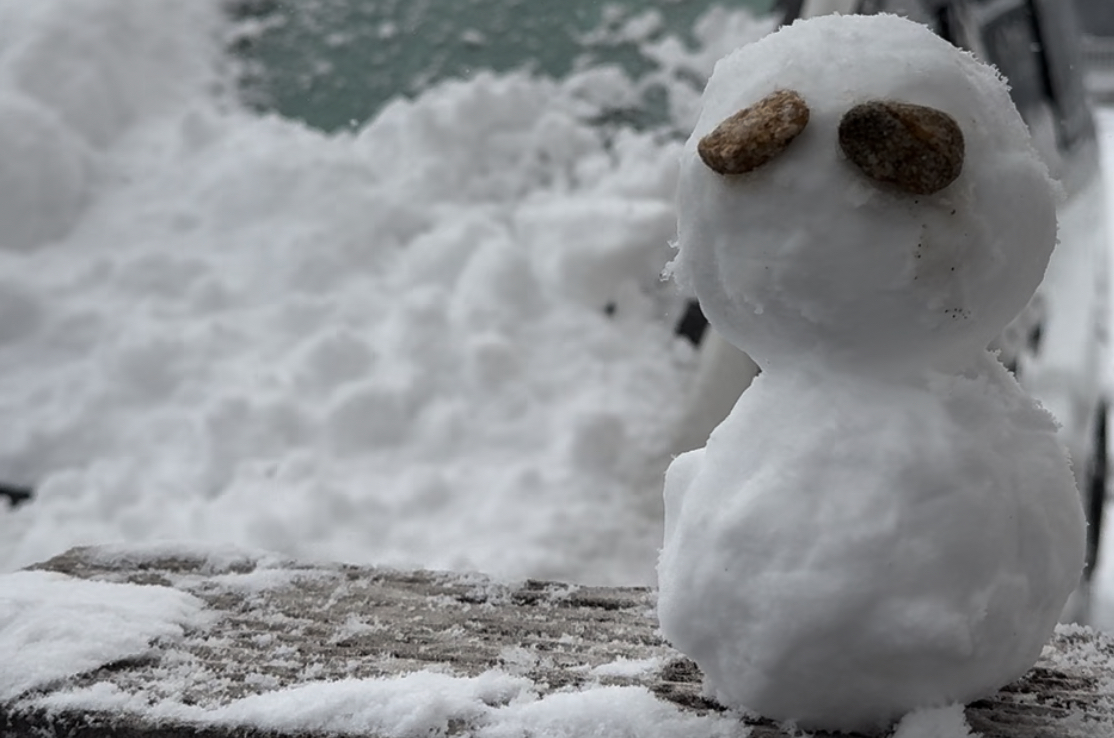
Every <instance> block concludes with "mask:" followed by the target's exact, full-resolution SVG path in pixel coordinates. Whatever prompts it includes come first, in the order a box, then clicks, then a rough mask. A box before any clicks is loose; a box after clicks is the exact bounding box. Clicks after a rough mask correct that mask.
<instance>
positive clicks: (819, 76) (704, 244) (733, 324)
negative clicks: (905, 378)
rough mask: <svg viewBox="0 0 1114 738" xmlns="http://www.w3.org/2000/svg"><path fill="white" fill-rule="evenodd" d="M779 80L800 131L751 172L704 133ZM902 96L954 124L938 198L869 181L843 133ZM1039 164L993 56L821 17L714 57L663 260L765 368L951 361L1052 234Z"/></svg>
mask: <svg viewBox="0 0 1114 738" xmlns="http://www.w3.org/2000/svg"><path fill="white" fill-rule="evenodd" d="M777 90H792V91H795V92H796V93H798V94H799V95H800V96H801V97H802V98H803V99H804V101H805V103H806V104H807V106H808V108H809V121H808V124H807V126H806V127H805V129H804V130H803V131H802V132H801V133H800V135H799V136H797V137H796V138H795V139H794V140H793V141H792V142H791V143H790V144H789V145H788V146H787V147H786V148H785V150H784V151H782V152H781V153H780V154H778V155H777V156H776V157H774V158H773V159H772V160H771V161H769V162H767V163H765V164H764V165H762V166H761V167H759V168H758V169H755V170H754V171H752V172H748V173H746V174H738V175H723V174H719V173H717V172H714V171H712V170H711V169H710V168H708V166H706V165H705V163H704V162H703V161H702V160H701V158H700V157H699V155H698V153H697V143H698V142H699V140H700V139H701V138H702V137H704V136H705V135H706V134H708V133H709V132H711V131H712V130H714V129H715V128H716V127H717V126H718V125H719V124H720V123H721V122H722V121H724V120H725V119H727V118H729V117H730V116H733V115H735V114H736V113H738V112H739V111H740V110H742V109H744V108H746V107H748V106H751V105H753V104H754V103H756V102H757V101H760V100H762V99H763V98H766V97H767V96H769V95H771V94H772V93H773V92H775V91H777ZM870 101H896V102H901V103H911V104H914V105H922V106H929V107H932V108H935V109H937V110H939V111H941V112H944V113H946V114H947V115H949V116H951V117H952V118H954V120H955V121H956V123H957V124H958V126H959V128H960V130H961V131H962V134H963V137H964V143H965V149H966V151H965V161H964V163H963V168H962V171H961V172H960V174H959V177H958V178H957V179H956V180H955V181H953V182H952V183H951V184H950V185H948V186H947V187H944V188H943V189H942V190H940V191H939V192H936V193H934V194H931V195H915V194H910V193H907V192H903V191H901V190H899V189H898V188H896V187H892V186H889V185H885V184H879V183H878V182H876V181H874V180H872V179H870V178H868V177H867V176H866V175H865V174H864V173H863V171H862V170H861V169H859V168H858V167H857V166H856V165H855V164H854V163H852V162H851V161H850V160H848V158H847V156H846V155H845V154H844V153H843V151H842V150H841V149H840V145H839V134H838V129H839V124H840V121H841V119H842V117H843V116H844V114H845V113H846V112H847V111H848V110H850V109H851V108H853V107H854V106H856V105H859V104H861V103H864V102H870ZM1055 197H1056V196H1055V189H1054V185H1053V183H1052V182H1051V180H1050V179H1049V177H1048V174H1047V169H1046V167H1045V166H1044V164H1043V163H1042V162H1041V161H1040V159H1039V158H1038V155H1037V153H1036V151H1035V149H1034V148H1033V146H1032V144H1031V142H1030V138H1029V133H1028V129H1027V128H1026V126H1025V124H1024V122H1023V121H1022V119H1021V117H1020V115H1019V114H1018V113H1017V110H1016V108H1015V107H1014V105H1013V102H1012V101H1011V100H1010V97H1009V93H1008V90H1007V87H1006V84H1005V82H1004V81H1003V80H1002V79H1001V77H1000V76H999V75H998V74H997V72H996V71H995V70H994V69H992V68H991V67H989V66H987V65H985V64H982V63H981V62H979V61H978V60H976V59H975V58H974V57H973V56H971V55H970V54H968V53H966V52H964V51H961V50H959V49H957V48H955V47H954V46H952V45H951V44H949V43H948V42H947V41H945V40H943V39H941V38H939V37H938V36H936V35H935V34H933V33H932V32H931V31H930V30H929V29H928V28H926V27H924V26H921V25H919V24H916V23H913V22H911V21H908V20H905V19H903V18H900V17H897V16H892V15H873V16H834V15H833V16H821V17H817V18H812V19H808V20H802V21H798V22H796V23H794V24H793V25H791V26H787V27H785V28H782V29H781V30H780V31H778V32H776V33H773V34H771V35H769V36H767V37H765V38H763V39H761V40H759V41H757V42H755V43H753V44H750V45H748V46H745V47H743V48H741V49H739V50H737V51H736V52H734V53H732V54H731V55H729V56H727V57H725V58H724V59H722V60H721V61H720V62H719V63H718V64H717V65H716V68H715V72H714V74H713V75H712V78H711V80H710V81H709V83H708V87H707V89H706V90H705V93H704V108H703V111H702V113H701V116H700V119H699V122H698V123H697V125H696V128H695V130H694V132H693V134H692V137H691V138H690V139H689V141H688V144H687V145H686V147H685V150H684V154H683V160H682V165H681V178H680V185H679V194H678V207H679V246H678V248H679V253H678V256H677V258H676V259H675V261H674V262H673V265H672V268H673V273H674V275H675V276H676V277H677V279H678V280H679V281H680V282H682V283H683V284H687V285H688V286H690V287H691V288H692V289H693V290H694V291H695V293H696V295H697V296H698V298H699V299H700V303H701V306H702V307H703V309H704V312H705V314H706V315H707V316H708V319H709V321H710V322H711V323H712V325H713V326H714V327H715V328H716V329H717V330H718V331H720V332H721V333H722V334H723V335H724V336H725V337H726V338H727V339H728V340H730V341H731V342H732V343H734V344H736V345H737V346H739V347H740V348H742V349H743V350H745V351H746V352H748V353H749V354H751V355H752V356H753V357H754V358H755V359H756V360H757V361H758V363H759V364H761V365H763V366H766V367H767V368H768V367H769V365H770V364H771V363H777V362H778V360H779V359H789V360H790V362H796V361H799V360H800V358H799V357H800V356H801V355H802V352H803V353H804V354H805V355H817V356H821V357H826V358H828V359H835V360H840V361H851V362H856V361H863V360H879V359H881V360H889V359H893V360H909V361H913V362H925V361H930V362H933V363H935V364H937V365H941V364H947V363H948V362H949V360H950V359H953V358H954V360H955V361H956V362H957V363H961V362H962V361H963V358H964V357H966V356H969V355H970V354H971V352H972V351H976V350H979V349H981V348H983V347H985V346H986V344H987V343H989V341H990V340H991V339H992V338H993V337H994V336H995V335H997V334H998V333H999V332H1000V331H1001V330H1002V329H1003V328H1004V327H1005V325H1006V324H1007V323H1008V322H1009V321H1010V320H1011V319H1012V318H1013V316H1014V315H1016V314H1017V312H1018V311H1020V310H1021V309H1022V308H1023V307H1024V305H1025V303H1026V302H1027V301H1028V300H1029V298H1030V296H1031V295H1032V294H1033V291H1034V290H1035V289H1036V287H1037V285H1038V284H1039V282H1040V280H1041V279H1042V277H1043V274H1044V269H1045V266H1046V265H1047V262H1048V258H1049V256H1050V254H1051V251H1052V248H1053V246H1054V244H1055V240H1056V207H1055V206H1056V199H1055Z"/></svg>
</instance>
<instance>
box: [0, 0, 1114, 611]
mask: <svg viewBox="0 0 1114 738" xmlns="http://www.w3.org/2000/svg"><path fill="white" fill-rule="evenodd" d="M849 4H850V5H855V6H858V5H861V4H862V3H859V2H851V3H847V2H841V0H831V1H829V2H818V3H817V2H814V3H808V2H797V3H779V4H777V5H776V6H775V4H774V3H772V2H764V1H763V0H752V1H750V2H743V1H741V0H740V1H737V2H727V1H726V0H660V1H659V2H656V3H651V2H636V1H634V0H628V1H626V2H599V0H566V1H565V2H561V3H544V2H541V0H374V1H373V0H302V1H300V2H277V1H276V0H219V1H218V0H204V1H201V0H199V1H198V2H193V3H188V4H186V3H180V2H176V0H97V1H96V2H89V0H37V1H36V2H35V3H27V2H25V0H0V160H3V161H4V162H5V166H4V168H3V169H0V408H3V411H4V417H5V418H6V419H7V422H6V424H5V430H4V432H3V433H0V483H2V484H3V486H2V487H0V570H9V569H14V568H17V567H20V566H24V565H27V564H29V563H32V562H34V561H37V560H42V559H45V558H47V557H49V556H52V555H54V554H57V553H59V552H61V551H62V550H64V549H66V548H67V547H69V546H73V545H79V544H88V543H98V542H112V541H131V542H137V541H147V540H155V539H190V540H207V541H214V542H218V541H219V542H232V543H237V544H240V545H244V546H248V547H260V548H266V549H271V550H277V551H281V552H284V553H287V554H290V555H292V556H299V557H308V558H321V559H334V560H344V561H351V562H359V563H378V564H387V565H394V566H408V567H411V566H422V567H431V568H450V569H458V570H460V569H463V570H472V569H475V570H482V571H484V572H487V573H490V574H494V575H496V576H500V577H505V578H522V577H541V578H556V579H565V580H573V581H581V582H587V583H607V584H643V585H646V584H652V582H653V571H654V566H655V564H656V555H657V547H658V546H659V545H660V540H661V515H662V511H661V501H660V495H661V480H662V474H663V472H664V469H665V467H666V466H667V465H668V463H669V460H670V459H671V458H672V456H673V455H674V454H676V453H678V452H679V451H682V450H685V449H686V448H690V447H693V446H694V445H699V444H701V443H703V439H704V438H706V436H707V433H708V432H709V431H710V430H711V428H712V427H714V425H715V423H716V422H718V420H719V419H721V418H722V417H723V415H725V414H726V412H727V411H728V410H729V409H730V405H731V404H732V403H733V401H734V398H735V397H736V396H737V395H738V393H739V392H740V391H743V389H744V388H745V386H746V384H747V382H749V379H750V378H751V377H752V376H753V373H754V370H755V368H754V367H753V365H752V364H749V363H748V362H747V360H746V358H745V357H741V356H739V355H737V354H733V353H732V352H731V351H729V350H728V349H726V348H725V347H724V346H723V345H722V344H721V343H718V342H717V341H716V339H715V336H714V335H712V334H710V333H709V331H708V330H707V329H706V326H705V325H704V323H703V321H702V318H701V316H700V314H699V309H698V306H696V305H695V304H694V303H693V301H692V300H691V299H689V296H687V295H684V294H680V293H678V292H677V291H676V289H675V288H674V287H673V286H672V284H670V283H666V282H663V281H662V280H661V279H660V273H661V270H662V269H663V268H664V266H665V264H666V263H667V262H668V261H669V259H670V258H671V248H670V246H669V242H670V239H671V238H673V237H674V235H675V212H674V209H673V197H674V189H675V177H676V174H675V169H676V161H677V157H678V154H679V151H680V146H681V145H682V143H683V141H684V140H685V138H687V136H688V131H689V130H690V129H691V126H692V124H693V122H694V121H695V117H696V113H697V110H698V105H699V97H700V92H701V90H702V88H703V84H704V81H705V80H706V79H707V77H708V75H709V74H710V73H711V70H712V68H713V66H714V63H715V61H716V60H717V59H719V58H720V57H721V56H723V55H724V54H726V53H728V52H729V51H731V50H732V49H734V48H736V47H737V46H739V45H741V44H743V43H746V42H748V41H751V40H754V39H757V38H760V37H761V36H762V35H764V34H765V33H768V32H769V31H770V30H772V29H773V28H775V27H776V25H777V24H778V23H779V22H780V21H781V20H782V19H783V18H784V14H785V13H787V12H788V13H793V14H795V13H808V12H827V11H831V10H841V9H846V8H845V6H848V5H849ZM866 5H869V6H870V7H869V8H861V9H864V10H871V11H880V10H886V11H892V12H901V13H904V14H907V15H910V16H911V17H914V18H916V19H917V20H921V21H923V22H927V23H930V24H932V25H934V27H935V28H936V29H937V30H938V31H940V32H942V33H945V34H950V35H951V36H954V37H955V39H956V40H957V42H961V43H962V45H967V46H969V47H971V48H974V50H975V51H976V53H979V54H980V55H981V56H983V57H984V58H988V59H989V60H991V61H993V62H994V63H995V64H997V65H998V66H999V68H1000V69H1001V70H1002V71H1003V72H1004V73H1005V74H1006V75H1007V77H1010V81H1011V83H1012V84H1013V86H1014V89H1015V95H1024V97H1023V98H1019V107H1021V108H1022V109H1023V111H1025V112H1026V116H1027V122H1029V123H1030V125H1031V126H1032V127H1033V130H1034V136H1035V137H1036V138H1037V140H1038V144H1039V145H1040V147H1041V149H1042V152H1043V153H1045V154H1046V156H1047V157H1048V159H1049V163H1050V167H1052V168H1053V170H1054V171H1056V172H1057V174H1058V176H1060V177H1061V179H1062V180H1063V181H1064V183H1065V188H1066V192H1067V193H1068V195H1069V197H1068V199H1067V200H1066V201H1065V205H1064V208H1063V212H1062V213H1061V222H1062V224H1064V225H1063V233H1064V234H1065V235H1064V237H1063V239H1062V240H1064V242H1065V243H1066V244H1068V245H1067V246H1066V247H1064V248H1062V249H1061V252H1062V254H1063V256H1062V258H1060V257H1058V258H1060V261H1059V262H1057V266H1056V267H1055V268H1054V269H1053V270H1052V271H1051V272H1050V279H1049V281H1048V282H1047V283H1046V286H1045V288H1043V289H1042V293H1041V295H1040V296H1039V298H1038V299H1037V300H1035V301H1034V303H1033V304H1032V305H1030V308H1029V309H1027V310H1026V312H1025V314H1024V315H1022V316H1020V317H1019V319H1018V321H1016V322H1015V324H1014V325H1012V326H1011V327H1010V329H1009V330H1008V331H1007V332H1006V334H1004V335H1003V337H1002V339H1001V340H1000V346H999V348H1001V349H1002V351H1003V357H1004V360H1007V361H1008V362H1009V363H1010V365H1011V367H1013V368H1014V369H1015V370H1017V371H1018V373H1019V376H1020V377H1021V378H1022V381H1023V382H1025V383H1026V384H1027V386H1028V387H1029V388H1030V389H1031V390H1032V391H1033V392H1034V393H1035V394H1037V395H1038V396H1039V397H1041V399H1042V401H1043V402H1045V404H1046V405H1048V406H1049V407H1050V409H1052V410H1053V412H1055V413H1056V414H1057V416H1058V417H1059V418H1060V419H1061V421H1062V422H1063V423H1064V425H1065V442H1066V443H1067V444H1068V445H1069V447H1071V449H1072V453H1073V459H1074V461H1075V466H1076V473H1077V478H1078V480H1079V482H1080V487H1081V494H1083V495H1084V499H1085V500H1086V502H1087V506H1088V510H1089V514H1090V516H1091V519H1092V531H1094V540H1093V544H1094V546H1095V552H1094V556H1093V561H1095V562H1097V569H1096V570H1095V572H1096V573H1095V575H1094V588H1093V591H1089V590H1088V591H1087V592H1084V593H1083V595H1082V604H1081V605H1080V609H1079V611H1078V612H1079V614H1080V617H1083V618H1085V619H1089V620H1090V621H1091V622H1093V623H1095V624H1096V625H1098V626H1100V627H1105V628H1114V565H1111V567H1109V568H1104V564H1105V562H1106V561H1107V560H1108V559H1110V558H1112V557H1114V554H1111V555H1110V556H1106V555H1104V554H1103V552H1102V550H1101V546H1100V543H1101V540H1100V537H1099V536H1098V531H1099V530H1100V525H1099V523H1100V521H1101V515H1102V509H1103V503H1104V501H1105V499H1106V484H1107V480H1106V457H1107V452H1106V447H1107V441H1106V424H1105V418H1106V398H1107V397H1108V396H1109V388H1110V386H1111V385H1110V379H1111V376H1112V375H1111V363H1110V361H1109V359H1108V357H1107V355H1106V354H1105V330H1106V326H1107V324H1108V323H1109V309H1110V308H1109V301H1108V300H1107V292H1108V278H1107V263H1108V254H1109V248H1110V247H1109V244H1110V243H1111V240H1110V239H1109V237H1108V235H1107V234H1108V231H1107V225H1106V217H1107V213H1108V211H1109V210H1110V208H1111V203H1112V202H1114V200H1111V199H1110V198H1111V194H1110V193H1112V192H1114V107H1108V106H1114V0H1076V6H1072V5H1071V4H1070V3H1063V2H1052V1H1051V0H1045V2H1037V1H1036V0H1032V1H1030V0H1008V1H1006V2H1000V1H997V0H996V1H995V2H989V1H982V0H968V1H967V2H936V1H934V0H925V2H918V1H917V0H900V1H896V0H895V1H894V2H867V3H866ZM856 9H857V8H856ZM1011 73H1012V75H1011ZM1104 183H1105V184H1104ZM5 498H6V499H7V500H9V501H10V502H8V503H5ZM1107 538H1108V539H1109V536H1108V537H1107Z"/></svg>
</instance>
